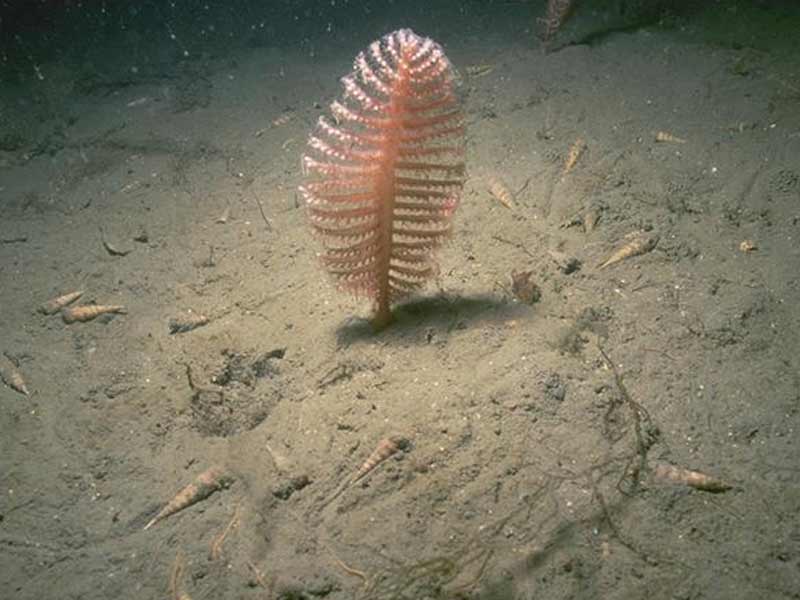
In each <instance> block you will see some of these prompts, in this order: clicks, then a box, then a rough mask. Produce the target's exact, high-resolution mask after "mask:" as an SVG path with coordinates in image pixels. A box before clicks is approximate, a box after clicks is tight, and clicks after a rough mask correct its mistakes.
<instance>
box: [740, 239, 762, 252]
mask: <svg viewBox="0 0 800 600" xmlns="http://www.w3.org/2000/svg"><path fill="white" fill-rule="evenodd" d="M739 250H740V251H741V252H752V251H753V250H758V246H757V245H756V243H755V242H754V241H753V240H744V241H742V243H741V244H739Z"/></svg>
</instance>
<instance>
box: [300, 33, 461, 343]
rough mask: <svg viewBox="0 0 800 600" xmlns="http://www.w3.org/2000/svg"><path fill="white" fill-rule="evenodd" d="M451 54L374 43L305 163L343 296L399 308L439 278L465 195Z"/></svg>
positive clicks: (416, 42) (307, 191)
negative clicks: (436, 255)
mask: <svg viewBox="0 0 800 600" xmlns="http://www.w3.org/2000/svg"><path fill="white" fill-rule="evenodd" d="M454 81H455V79H454V74H453V69H452V66H451V65H450V61H449V60H448V59H447V57H446V56H445V54H444V51H443V50H442V48H441V46H439V45H438V44H437V43H436V42H434V41H433V40H430V39H428V38H423V37H420V36H418V35H416V34H415V33H414V32H413V31H411V30H410V29H400V30H398V31H395V32H393V33H390V34H388V35H386V36H385V37H383V38H382V39H380V40H378V41H375V42H373V43H372V44H371V45H370V46H369V48H367V49H366V50H365V51H363V52H361V53H360V54H359V55H358V56H357V57H356V59H355V62H354V67H353V71H352V72H351V73H350V74H349V75H347V76H345V77H344V78H343V79H342V84H343V86H344V94H343V97H342V99H341V100H337V101H335V102H333V104H331V114H332V117H331V118H330V119H329V118H326V117H321V118H320V119H319V122H318V125H317V128H316V130H315V131H314V133H312V135H311V137H310V138H309V142H308V146H309V150H308V151H307V153H306V155H305V156H303V168H304V171H305V173H306V174H307V176H308V178H309V179H308V181H307V182H306V183H305V185H303V186H301V187H300V192H301V193H302V195H303V197H304V198H305V200H306V203H307V205H308V214H309V219H310V221H311V225H312V227H313V228H314V230H315V232H316V233H317V234H318V236H319V237H320V238H321V239H322V242H323V245H324V247H325V251H324V253H323V255H322V262H323V264H324V265H325V267H326V268H327V270H328V271H329V272H330V273H331V275H332V276H333V277H334V279H335V280H336V282H337V284H338V286H339V287H340V288H341V289H343V290H346V291H349V292H351V293H353V294H355V295H357V296H364V297H368V298H371V299H372V300H373V302H374V315H373V319H372V324H373V326H374V328H375V329H381V328H383V327H385V326H386V325H387V324H388V323H389V322H390V321H391V305H392V304H393V303H394V302H396V301H397V300H399V299H401V298H403V297H405V296H407V295H409V294H410V293H412V292H414V291H416V290H418V289H419V288H421V287H422V285H423V284H424V283H425V281H426V280H427V279H429V278H430V277H431V276H433V275H435V273H436V265H435V263H434V261H433V252H434V251H435V250H436V249H437V248H438V247H439V246H440V245H441V244H442V243H443V242H444V240H445V239H446V238H447V236H448V234H449V233H450V227H451V217H452V215H453V211H454V210H455V209H456V207H457V206H458V202H459V198H460V196H461V190H462V188H463V186H464V160H463V157H464V125H463V117H462V113H461V108H460V103H459V101H458V98H457V97H456V95H455V91H454V86H455V83H454Z"/></svg>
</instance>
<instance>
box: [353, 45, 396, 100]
mask: <svg viewBox="0 0 800 600" xmlns="http://www.w3.org/2000/svg"><path fill="white" fill-rule="evenodd" d="M355 68H356V70H357V71H358V72H359V73H360V74H361V77H362V78H363V79H364V81H365V82H366V83H368V84H369V85H371V86H372V87H374V88H375V89H376V90H377V91H378V92H380V93H381V94H383V95H384V96H389V95H390V92H391V90H390V89H389V86H387V85H386V84H385V83H384V82H383V81H381V79H380V78H379V77H378V76H377V75H376V74H375V71H373V70H372V67H370V66H369V63H368V62H367V57H366V56H364V53H363V52H362V53H361V54H359V55H358V58H356V64H355Z"/></svg>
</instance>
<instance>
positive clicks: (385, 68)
mask: <svg viewBox="0 0 800 600" xmlns="http://www.w3.org/2000/svg"><path fill="white" fill-rule="evenodd" d="M369 51H370V54H372V59H373V60H374V61H375V63H376V64H377V65H378V67H379V68H380V70H381V76H382V77H383V78H384V79H387V80H389V81H394V80H395V79H397V74H396V73H395V70H394V69H393V68H392V66H391V65H390V64H389V63H388V62H387V61H386V58H385V57H384V56H383V51H382V50H381V45H380V42H373V43H372V44H370V47H369Z"/></svg>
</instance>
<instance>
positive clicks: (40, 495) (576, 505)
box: [0, 2, 800, 600]
mask: <svg viewBox="0 0 800 600" xmlns="http://www.w3.org/2000/svg"><path fill="white" fill-rule="evenodd" d="M703 4H705V8H703V9H698V10H680V11H676V12H674V13H670V12H669V11H665V12H664V13H663V14H660V15H658V17H657V18H656V17H653V18H647V19H643V20H642V21H641V22H636V21H634V22H633V23H632V22H631V21H630V20H627V21H626V19H629V18H630V16H629V15H625V14H623V13H621V12H620V11H618V10H616V9H615V6H614V5H613V4H612V3H599V4H597V5H591V3H588V2H587V3H584V4H581V5H579V6H578V9H577V10H576V12H575V15H574V16H573V18H572V19H571V20H570V21H568V22H567V24H566V25H565V27H564V28H563V30H562V31H561V32H560V33H559V34H558V35H557V36H556V38H555V39H554V40H553V42H552V43H551V47H550V52H548V53H546V54H545V53H543V52H542V49H541V47H540V43H539V41H538V40H537V38H536V35H535V28H536V24H535V18H536V17H537V16H540V15H541V10H542V6H541V4H540V3H530V4H526V3H516V4H515V3H508V4H503V5H500V4H498V5H497V6H489V5H486V6H484V7H483V8H481V5H480V4H476V5H471V6H470V7H468V10H467V9H463V10H460V11H459V10H458V9H457V8H447V7H445V6H444V3H442V5H437V6H439V7H440V8H437V9H436V10H431V11H430V14H429V15H426V14H425V11H423V10H421V9H416V10H415V11H409V12H408V14H405V13H404V12H403V9H402V7H398V6H395V7H394V8H392V9H391V10H389V9H387V10H386V11H385V12H382V11H381V10H380V9H379V8H376V9H375V10H373V11H371V12H369V13H365V14H364V15H363V19H362V18H353V17H348V18H347V19H344V18H343V19H342V23H340V24H339V25H337V27H338V29H337V27H334V28H333V30H332V32H330V35H328V36H327V37H325V36H321V37H320V38H319V39H318V40H315V41H314V42H313V43H311V42H309V41H308V40H306V41H305V43H303V44H300V43H297V44H294V45H293V44H291V43H288V42H287V43H282V44H278V45H271V44H270V43H269V40H268V39H267V40H266V41H265V40H264V39H263V38H262V41H261V43H253V44H244V43H235V42H236V41H237V40H235V38H233V37H231V38H230V41H226V40H222V41H218V43H216V44H215V45H213V47H212V46H211V44H210V42H209V46H208V48H204V46H203V41H202V39H200V40H198V39H197V38H195V39H192V38H191V36H190V32H186V31H184V30H183V29H181V28H180V27H179V24H175V23H173V24H172V25H173V27H174V29H175V31H176V32H177V34H178V35H177V40H178V41H179V42H180V43H181V44H183V47H179V46H178V45H176V43H175V42H174V41H173V40H170V39H169V37H168V36H167V35H166V34H165V33H164V32H163V31H160V32H159V34H158V36H157V38H158V39H160V40H161V42H160V44H161V45H157V46H152V45H148V44H150V42H149V41H148V40H149V39H150V38H141V39H140V38H139V37H137V35H133V34H131V32H127V33H126V34H125V35H120V36H119V39H116V40H115V43H113V44H112V43H111V42H110V41H109V42H108V44H109V45H108V46H107V47H103V46H100V47H94V48H92V50H93V52H94V54H93V55H92V57H91V58H84V59H83V60H77V59H75V57H74V55H70V57H69V58H67V57H64V58H61V59H60V58H59V57H58V56H57V55H54V56H52V57H51V58H50V59H49V60H47V61H43V62H42V63H41V64H36V67H37V68H38V69H39V74H40V75H41V78H39V77H38V76H37V73H36V72H35V70H34V69H32V68H31V69H28V68H27V67H25V66H24V65H25V62H26V61H25V60H22V59H20V62H21V64H23V68H21V70H20V73H21V75H19V76H18V77H17V78H16V80H15V81H14V82H12V83H9V84H4V85H3V87H2V90H1V91H0V102H1V103H2V113H3V123H4V127H5V128H7V129H6V131H5V132H4V133H3V144H2V146H3V149H2V151H0V203H1V204H0V210H1V214H2V217H0V241H2V243H0V350H2V352H3V353H5V354H6V355H7V356H8V357H10V358H11V359H12V360H14V361H16V362H17V363H18V364H19V369H20V372H21V373H22V374H23V376H24V377H25V379H26V381H27V385H28V387H29V388H30V391H31V394H30V396H28V397H25V396H23V395H21V394H18V393H16V392H14V391H12V390H11V389H10V388H8V387H6V386H0V590H2V591H0V596H1V597H2V598H9V599H10V598H14V599H17V598H18V599H37V600H38V599H42V598H59V599H60V600H66V599H82V600H95V599H97V600H99V599H109V598H148V599H149V598H152V599H156V598H179V597H183V598H186V597H187V596H188V597H190V598H192V599H195V600H202V599H212V598H213V599H223V598H224V599H227V598H236V599H239V598H241V599H249V598H280V599H283V600H289V599H317V598H326V599H329V600H344V599H347V600H350V599H356V598H375V599H389V598H391V599H395V598H396V599H414V600H423V599H435V598H469V599H476V600H477V599H481V600H489V599H498V600H501V599H512V598H513V599H531V600H532V599H537V600H538V599H546V600H556V599H567V598H575V599H579V598H580V599H589V598H591V599H596V598H603V599H608V600H610V599H636V598H650V599H661V598H664V599H680V600H689V599H717V598H718V599H727V600H735V599H755V598H769V599H771V600H784V599H790V598H795V599H796V598H800V342H799V341H798V338H799V337H800V307H799V306H798V301H800V51H798V45H800V41H798V34H797V32H798V31H800V10H798V9H797V8H796V5H795V8H792V3H788V2H787V3H777V2H776V3H768V2H762V3H749V2H728V3H724V2H720V3H716V2H709V3H703ZM348 10H350V11H351V13H354V14H356V15H357V14H358V11H356V10H355V9H354V8H353V7H349V9H348ZM229 26H231V25H230V24H229ZM405 26H410V27H413V28H414V29H415V30H416V31H418V32H419V33H421V34H425V35H430V36H431V37H433V38H435V39H436V40H437V41H439V42H440V43H441V44H443V46H444V47H445V50H446V52H447V54H448V56H449V57H450V59H451V61H452V62H453V64H454V66H455V67H456V68H457V69H458V71H459V73H460V75H461V79H462V87H461V93H462V94H463V97H464V102H465V105H464V106H465V111H466V115H467V127H468V155H467V164H468V170H469V178H468V181H467V184H466V188H465V193H464V197H463V204H462V206H461V208H460V209H459V212H458V214H457V218H456V222H455V229H454V235H453V238H452V242H451V243H449V245H448V246H447V247H446V248H445V249H444V251H443V252H442V253H441V254H440V265H441V272H440V274H439V276H438V278H437V279H436V280H435V281H434V282H432V283H431V285H430V286H429V287H428V288H427V291H426V293H425V294H423V295H422V296H420V297H418V298H414V299H412V300H411V301H410V302H409V303H408V304H406V305H404V306H401V307H399V308H398V310H397V311H396V314H397V321H396V323H395V324H393V325H392V326H391V327H390V328H388V329H387V330H385V331H384V332H382V333H380V334H378V335H375V334H373V333H372V332H371V331H370V328H369V327H368V325H367V322H366V320H365V319H366V318H367V317H368V316H369V305H368V303H365V302H359V301H356V300H351V299H349V298H348V297H346V296H342V295H341V294H339V293H338V292H336V290H335V289H334V287H333V286H332V284H331V282H330V281H329V279H328V278H327V277H326V276H325V274H324V273H323V271H322V270H321V268H320V267H319V265H318V263H317V261H316V258H315V256H316V253H317V252H318V250H319V247H318V245H317V243H316V242H315V240H314V239H313V238H312V236H311V234H310V231H309V228H308V225H307V220H306V216H305V214H304V211H303V209H302V206H300V202H299V197H298V195H297V193H296V192H295V190H296V186H297V185H298V183H300V181H301V179H302V176H301V173H300V161H299V156H300V154H301V153H302V149H303V146H304V143H305V139H306V138H307V136H308V133H309V131H310V130H311V128H312V127H313V124H314V123H315V122H316V120H317V118H318V116H319V114H321V113H322V112H323V110H325V107H326V106H327V104H328V103H329V102H330V101H331V100H332V99H333V98H335V97H336V96H337V95H339V93H340V84H339V81H338V80H339V78H340V77H341V76H342V75H344V74H345V73H346V72H347V71H348V70H349V68H350V64H351V61H352V58H353V56H354V55H355V54H356V53H357V52H358V51H359V50H361V49H362V48H364V47H365V46H366V45H367V44H368V43H369V42H371V41H372V40H374V39H377V38H378V37H380V35H382V34H384V33H386V32H388V31H391V30H392V29H396V28H399V27H405ZM231 27H233V26H231ZM271 27H275V28H278V29H279V28H280V24H274V23H273V24H272V25H271ZM134 33H135V32H134ZM284 39H286V38H285V36H284ZM183 49H186V50H187V52H188V54H189V55H188V57H186V56H182V50H183ZM30 66H31V67H32V66H33V63H31V65H30ZM132 66H136V67H137V68H136V70H135V72H134V71H132V70H131V67H132ZM473 67H483V68H482V69H481V68H473ZM657 132H667V133H669V134H671V135H673V136H676V137H677V138H679V140H677V141H673V142H657V141H656V139H655V137H656V134H657ZM579 139H580V140H583V143H584V144H585V151H584V152H583V153H582V154H581V155H580V157H579V159H578V161H577V162H576V164H575V166H574V167H573V168H572V169H571V170H570V171H569V173H567V174H564V175H562V171H563V165H564V163H565V160H566V158H567V155H568V153H569V149H570V147H571V146H572V145H573V144H574V143H575V142H576V141H577V140H579ZM491 177H495V178H498V179H500V180H501V181H503V182H504V184H505V185H506V186H507V188H508V189H509V190H510V191H511V192H512V194H513V196H514V197H513V205H512V206H511V208H507V207H505V206H503V205H502V204H501V203H499V202H498V201H497V200H496V199H494V198H493V197H492V196H491V195H490V194H489V192H488V184H487V182H488V181H489V180H490V178H491ZM259 203H260V205H261V208H262V209H263V215H262V214H261V210H260V209H259ZM595 221H596V224H594V226H593V227H592V224H593V223H595ZM636 231H645V232H647V233H648V234H649V235H654V236H658V243H657V245H656V247H655V248H654V249H653V250H652V251H651V252H648V253H647V254H644V255H641V256H637V257H634V258H629V259H627V260H625V261H622V262H620V263H618V264H616V265H613V266H610V267H608V268H605V269H599V268H598V265H599V264H600V263H601V262H602V261H603V260H604V259H605V258H606V257H607V256H608V255H609V254H610V253H611V252H612V251H613V250H614V249H615V248H616V247H617V246H618V245H619V244H620V243H624V241H625V239H626V237H625V236H626V235H628V234H630V233H632V232H636ZM104 240H105V242H107V243H108V244H110V245H111V246H113V247H115V248H117V249H118V250H121V251H124V252H128V253H127V254H126V255H124V256H119V255H112V254H110V253H109V252H108V251H107V250H106V249H105V248H104V243H103V242H104ZM742 242H747V243H750V244H751V246H750V247H749V248H750V249H749V250H743V249H742V248H741V244H742ZM524 271H532V278H533V280H534V281H535V282H536V283H537V284H538V286H539V287H540V289H541V300H540V301H539V302H538V303H536V304H534V305H527V304H524V303H521V302H519V301H517V300H516V299H515V298H514V296H513V294H512V293H511V280H510V275H511V273H512V272H524ZM72 290H83V291H84V297H83V300H84V301H86V302H97V303H103V304H106V303H111V304H121V305H124V306H125V307H126V308H127V314H124V315H116V316H108V317H103V318H99V319H97V320H95V321H92V322H88V323H76V324H72V325H66V324H65V323H63V322H62V320H61V319H60V318H59V316H58V315H54V316H45V315H42V314H39V313H38V312H37V311H36V308H37V307H38V306H39V305H40V304H41V303H42V302H43V301H45V300H47V299H49V298H51V297H53V296H55V295H58V294H59V293H62V292H67V291H72ZM188 311H192V312H194V313H200V314H204V315H207V316H208V317H209V318H210V323H209V324H207V325H206V326H204V327H201V328H198V329H195V330H194V331H191V332H189V333H183V334H175V335H170V333H169V329H168V321H169V319H170V318H174V317H177V316H179V315H182V314H187V312H188ZM603 352H605V353H606V355H607V356H608V357H609V358H610V359H611V361H612V363H613V365H614V369H611V368H609V364H608V363H607V362H606V361H605V359H604V358H603V355H602V353H603ZM187 366H188V367H189V368H190V369H191V373H192V375H193V378H194V384H195V388H192V387H191V386H190V383H189V381H188V379H187ZM615 371H616V374H617V375H618V378H617V377H615ZM390 435H402V436H404V437H405V438H407V439H408V440H409V441H410V445H409V446H408V447H407V448H406V450H405V451H404V452H401V453H399V454H397V455H396V456H395V457H393V458H391V459H390V460H388V461H387V462H386V463H384V464H382V465H381V466H380V467H379V468H378V469H376V470H375V471H374V472H373V473H372V474H371V475H370V476H369V477H367V478H365V479H364V480H363V481H361V482H358V483H356V484H354V485H351V486H347V487H346V489H344V490H343V491H341V493H340V494H339V495H338V496H335V497H334V495H335V493H336V492H337V489H339V487H340V484H341V483H342V482H343V481H345V480H346V479H347V478H348V477H349V476H350V475H351V474H352V473H353V471H354V470H355V469H356V468H357V467H358V465H359V464H360V463H361V462H362V461H363V460H364V459H365V458H366V456H367V455H368V454H369V453H370V452H371V451H372V450H373V448H374V447H375V446H376V445H377V444H378V442H379V440H381V439H382V438H384V437H387V436H390ZM213 465H217V466H218V467H219V468H220V469H222V470H223V471H224V472H225V473H227V474H228V475H229V476H230V477H231V478H232V479H233V482H232V483H231V484H230V485H229V486H228V487H227V488H225V489H223V490H220V491H218V492H217V493H215V494H213V495H212V496H210V497H209V498H207V499H206V500H204V501H203V502H201V503H198V504H196V505H194V506H193V507H191V508H188V509H186V510H184V511H183V512H180V513H178V514H176V515H173V516H171V517H169V518H167V519H165V520H163V521H161V522H160V523H158V524H156V525H155V526H153V527H152V528H151V529H149V530H147V531H144V530H143V526H144V524H145V523H146V522H147V521H148V520H149V519H150V518H151V517H152V516H153V515H154V514H155V512H156V511H157V510H158V509H159V507H160V506H162V505H163V504H164V503H165V502H166V501H167V500H169V499H170V498H171V497H172V496H173V495H174V494H175V493H176V492H177V491H178V490H179V489H180V488H182V487H183V486H184V485H186V484H187V483H189V482H191V481H192V479H193V478H194V477H195V476H196V475H197V474H199V473H200V472H202V471H204V470H205V469H207V468H208V467H210V466H213ZM659 465H673V466H675V467H677V468H681V469H694V470H697V471H701V472H703V473H706V474H708V475H711V476H713V477H715V478H718V479H719V480H721V481H723V482H725V483H727V484H729V485H730V486H732V489H730V490H729V491H726V492H724V493H717V494H712V493H709V492H705V491H701V490H697V489H693V488H691V487H689V486H686V485H682V484H675V483H670V482H667V481H664V480H663V479H661V480H660V479H659V478H658V477H656V476H655V475H654V473H655V470H656V468H657V467H658V466H659ZM223 533H224V534H225V535H224V537H222V536H221V534H223ZM181 594H184V596H181Z"/></svg>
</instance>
